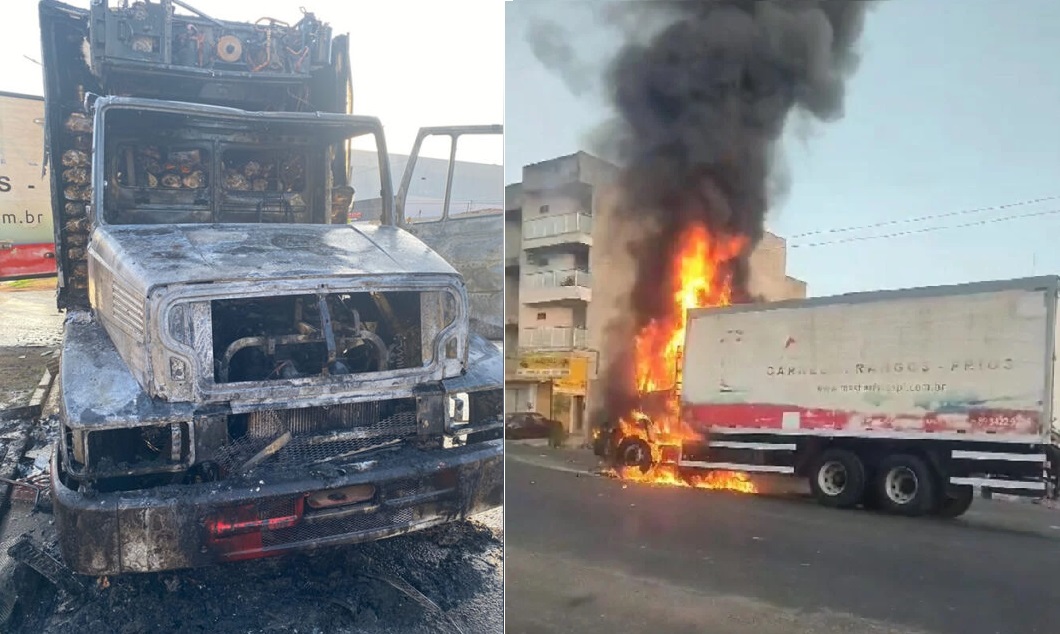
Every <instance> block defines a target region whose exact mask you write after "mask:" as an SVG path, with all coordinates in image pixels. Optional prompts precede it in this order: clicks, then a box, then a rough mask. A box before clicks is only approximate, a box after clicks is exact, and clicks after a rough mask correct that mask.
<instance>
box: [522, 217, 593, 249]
mask: <svg viewBox="0 0 1060 634" xmlns="http://www.w3.org/2000/svg"><path fill="white" fill-rule="evenodd" d="M565 244H581V245H585V246H587V247H591V246H592V245H593V217H592V216H590V215H589V214H586V213H581V212H577V213H570V214H557V215H555V216H542V217H540V218H533V219H531V220H527V221H526V222H524V223H523V249H524V250H532V249H546V248H549V247H557V246H562V245H565Z"/></svg>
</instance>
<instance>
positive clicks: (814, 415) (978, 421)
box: [682, 403, 1040, 434]
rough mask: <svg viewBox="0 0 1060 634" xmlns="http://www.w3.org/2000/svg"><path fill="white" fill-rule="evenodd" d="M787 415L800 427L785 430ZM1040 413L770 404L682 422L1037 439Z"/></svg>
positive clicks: (733, 407) (703, 410) (691, 408)
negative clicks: (896, 411) (887, 411)
mask: <svg viewBox="0 0 1060 634" xmlns="http://www.w3.org/2000/svg"><path fill="white" fill-rule="evenodd" d="M785 415H787V416H788V417H789V420H790V419H794V418H795V416H796V415H797V417H798V424H797V425H788V426H786V425H784V418H785ZM1039 417H1040V412H1038V411H1037V410H1020V409H987V408H980V409H975V408H970V409H967V410H965V411H962V412H952V413H950V412H915V413H901V414H882V413H878V412H857V411H845V410H835V409H823V408H811V407H800V406H797V405H775V404H770V403H716V404H701V405H685V406H684V408H683V414H682V418H683V420H684V421H685V422H686V423H687V424H689V425H690V426H692V427H693V428H695V429H697V430H698V431H707V430H708V429H709V428H711V427H739V428H746V429H748V430H749V431H755V430H762V431H770V430H780V429H785V430H799V429H802V430H806V431H820V430H830V429H833V430H843V431H851V430H865V431H869V432H871V431H897V432H923V433H943V432H946V433H989V434H1035V433H1038V431H1039V430H1040V427H1039V420H1040V418H1039Z"/></svg>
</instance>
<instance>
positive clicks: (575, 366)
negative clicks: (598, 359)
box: [516, 354, 589, 394]
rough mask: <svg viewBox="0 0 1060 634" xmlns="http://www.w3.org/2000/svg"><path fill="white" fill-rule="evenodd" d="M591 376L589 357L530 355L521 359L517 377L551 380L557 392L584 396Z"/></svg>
mask: <svg viewBox="0 0 1060 634" xmlns="http://www.w3.org/2000/svg"><path fill="white" fill-rule="evenodd" d="M588 375H589V359H588V358H587V357H581V356H572V355H559V354H528V355H524V356H522V357H520V358H519V368H518V369H517V370H516V376H520V377H525V378H530V379H540V380H551V381H552V389H553V391H555V392H560V393H567V394H583V393H584V392H585V387H586V381H587V379H588Z"/></svg>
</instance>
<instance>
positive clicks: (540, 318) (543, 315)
mask: <svg viewBox="0 0 1060 634" xmlns="http://www.w3.org/2000/svg"><path fill="white" fill-rule="evenodd" d="M547 317H548V314H547V313H538V314H537V320H538V321H545V319H546V318H547Z"/></svg>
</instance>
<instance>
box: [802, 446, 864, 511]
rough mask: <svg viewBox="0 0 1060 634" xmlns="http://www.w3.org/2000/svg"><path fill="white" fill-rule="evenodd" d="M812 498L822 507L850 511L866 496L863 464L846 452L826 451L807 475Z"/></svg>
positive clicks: (856, 457)
mask: <svg viewBox="0 0 1060 634" xmlns="http://www.w3.org/2000/svg"><path fill="white" fill-rule="evenodd" d="M810 489H811V490H812V491H813V497H814V498H816V499H817V501H818V502H819V503H820V504H822V505H823V506H830V507H832V508H841V509H844V508H852V507H854V506H857V504H858V503H859V502H861V499H862V498H863V497H864V495H865V464H864V463H863V462H862V461H861V458H858V456H857V454H855V453H854V452H852V451H847V450H846V449H828V450H825V452H824V453H822V454H821V456H820V457H819V458H818V459H817V462H816V463H814V469H813V472H812V473H811V474H810Z"/></svg>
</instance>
